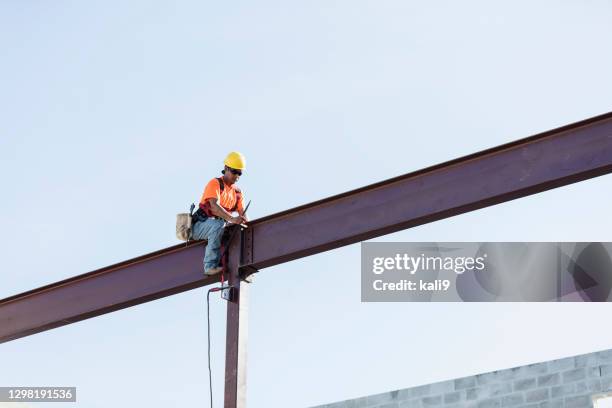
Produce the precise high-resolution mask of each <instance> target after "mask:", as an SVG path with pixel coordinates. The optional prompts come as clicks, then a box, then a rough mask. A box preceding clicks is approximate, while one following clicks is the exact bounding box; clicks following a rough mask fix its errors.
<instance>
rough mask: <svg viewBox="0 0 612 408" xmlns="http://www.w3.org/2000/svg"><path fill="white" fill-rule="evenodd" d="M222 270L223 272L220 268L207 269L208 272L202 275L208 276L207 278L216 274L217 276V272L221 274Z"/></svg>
mask: <svg viewBox="0 0 612 408" xmlns="http://www.w3.org/2000/svg"><path fill="white" fill-rule="evenodd" d="M222 270H223V268H222V267H221V266H216V267H214V268H210V269H209V270H207V271H204V273H205V274H206V275H208V276H212V275H216V274H218V273H219V272H221V271H222Z"/></svg>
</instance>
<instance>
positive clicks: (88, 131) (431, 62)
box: [0, 0, 612, 408]
mask: <svg viewBox="0 0 612 408" xmlns="http://www.w3.org/2000/svg"><path fill="white" fill-rule="evenodd" d="M610 21H612V5H611V4H610V2H608V1H603V0H602V1H595V0H589V1H580V2H577V1H541V2H532V1H512V2H510V1H508V2H488V1H467V2H460V3H459V2H451V1H441V2H435V3H434V2H425V1H422V2H414V1H410V2H407V1H380V2H374V1H355V0H353V1H309V2H281V1H277V2H274V1H265V0H264V1H258V2H255V3H253V2H242V1H238V2H233V3H231V4H229V3H223V4H221V3H219V2H208V1H205V2H202V1H177V2H144V1H142V2H141V1H125V2H108V1H88V2H76V1H73V2H70V1H55V2H42V1H26V2H24V1H21V2H20V1H4V2H1V3H0V46H1V49H2V63H0V81H1V87H0V89H1V92H0V112H1V115H2V120H0V177H1V183H2V189H3V194H2V211H1V212H0V226H1V237H2V238H1V242H0V244H1V245H0V246H1V248H2V273H1V275H0V276H1V279H2V280H1V285H0V297H6V296H9V295H12V294H15V293H18V292H22V291H25V290H28V289H30V288H34V287H38V286H41V285H44V284H47V283H50V282H54V281H57V280H60V279H63V278H66V277H69V276H73V275H77V274H80V273H84V272H87V271H90V270H93V269H96V268H99V267H102V266H105V265H108V264H112V263H115V262H118V261H121V260H125V259H128V258H132V257H135V256H138V255H142V254H145V253H148V252H151V251H154V250H157V249H160V248H164V247H167V246H170V245H173V244H176V243H177V240H176V238H175V236H174V222H175V214H176V213H177V212H182V211H184V210H186V209H187V207H188V205H189V203H190V202H192V201H195V200H197V199H198V198H199V195H200V193H201V191H202V189H203V187H204V184H205V182H206V181H208V180H209V179H210V178H211V177H213V176H215V175H218V174H220V173H219V171H220V170H221V166H222V164H221V162H222V159H223V157H224V156H225V154H226V153H227V152H228V151H230V150H239V151H242V152H243V153H244V154H245V155H246V157H247V161H248V169H247V171H246V172H245V175H244V176H243V177H242V178H241V180H240V185H241V186H242V188H243V189H244V191H245V194H246V195H247V197H248V198H249V199H252V200H253V203H252V205H251V207H250V209H249V212H250V216H251V218H252V219H253V218H257V217H260V216H263V215H266V214H270V213H274V212H277V211H280V210H283V209H286V208H290V207H294V206H296V205H300V204H304V203H308V202H310V201H313V200H316V199H320V198H323V197H327V196H329V195H332V194H335V193H339V192H343V191H346V190H350V189H353V188H357V187H360V186H363V185H366V184H370V183H373V182H376V181H380V180H384V179H387V178H389V177H393V176H397V175H399V174H403V173H407V172H410V171H413V170H416V169H420V168H422V167H425V166H429V165H432V164H436V163H439V162H441V161H446V160H449V159H453V158H456V157H459V156H463V155H466V154H469V153H471V152H474V151H478V150H482V149H485V148H488V147H492V146H496V145H499V144H501V143H505V142H508V141H511V140H514V139H517V138H521V137H525V136H528V135H531V134H534V133H538V132H540V131H544V130H548V129H550V128H554V127H557V126H561V125H564V124H567V123H571V122H574V121H577V120H580V119H584V118H587V117H591V116H594V115H597V114H601V113H604V112H607V111H609V110H611V108H612V103H611V102H612V98H611V95H612V76H610V72H612V53H610V52H609V50H610V39H611V38H612V25H611V24H610ZM611 198H612V176H611V175H607V176H602V177H599V178H596V179H592V180H589V181H586V182H582V183H579V184H574V185H571V186H567V187H563V188H560V189H556V190H554V191H549V192H546V193H543V194H539V195H537V196H532V197H528V198H524V199H520V200H514V201H512V202H508V203H505V204H502V205H497V206H495V207H490V208H487V209H483V210H479V211H475V212H472V213H469V214H464V215H461V216H457V217H453V218H451V219H446V220H443V221H439V222H435V223H432V224H428V225H424V226H420V227H418V228H414V229H411V230H407V231H402V232H400V233H395V234H392V235H387V236H384V237H381V238H379V239H377V240H380V241H427V242H431V241H439V242H444V241H610V237H611V232H610V231H612V217H610V201H611ZM407 205H409V203H407ZM380 211H384V208H381V209H380ZM33 214H36V217H32V215H33ZM359 261H360V258H359V245H358V244H355V245H351V246H348V247H344V248H341V249H338V250H334V251H330V252H326V253H323V254H320V255H317V256H313V257H309V258H307V259H301V260H298V261H294V262H290V263H287V264H284V265H280V266H277V267H273V268H269V269H265V270H262V271H261V273H260V275H259V276H258V277H257V281H256V283H255V284H254V286H253V287H252V292H251V310H250V320H249V348H248V371H247V377H248V394H247V395H248V401H249V406H250V407H266V408H276V407H278V408H281V407H282V408H287V407H307V406H312V405H317V404H322V403H326V402H333V401H338V400H343V399H347V398H354V397H359V396H363V395H368V394H372V393H378V392H384V391H388V390H393V389H398V388H405V387H411V386H415V385H420V384H426V383H430V382H434V381H441V380H446V379H451V378H455V377H460V376H465V375H472V374H476V373H480V372H485V371H491V370H495V369H500V368H507V367H512V366H516V365H522V364H527V363H532V362H536V361H543V360H548V359H552V358H558V357H564V356H569V355H574V354H579V353H585V352H589V351H594V350H600V349H607V348H612V340H611V339H612V326H610V325H609V324H606V325H603V324H601V323H602V322H604V321H609V316H610V309H609V305H607V304H605V303H604V304H569V303H564V304H556V303H551V304H529V303H522V304H519V303H496V304H485V303H481V304H444V303H431V304H428V303H423V304H420V303H388V304H368V303H361V302H360V293H359V288H360V284H359V279H360V270H359ZM213 299H214V300H213V302H212V314H211V319H212V330H213V332H212V349H213V352H214V356H213V372H214V386H215V401H216V406H217V407H220V406H221V401H222V399H221V396H222V385H223V380H222V379H223V365H224V360H223V356H224V342H223V339H224V336H225V304H224V302H223V301H222V300H220V299H218V298H217V297H213ZM0 361H2V368H1V369H0V385H2V386H10V385H65V386H77V387H78V400H79V402H78V403H77V404H76V405H75V406H82V407H88V408H95V407H108V406H114V407H135V406H138V407H140V406H149V407H155V408H157V407H168V406H195V405H194V404H195V403H196V401H197V402H198V403H199V404H200V405H198V406H207V405H206V403H207V401H208V383H207V381H208V380H207V368H206V315H205V290H204V289H203V288H201V289H197V290H192V291H189V292H186V293H182V294H180V295H176V296H172V297H169V298H165V299H161V300H158V301H154V302H150V303H147V304H143V305H139V306H136V307H132V308H129V309H124V310H122V311H119V312H115V313H112V314H107V315H104V316H101V317H97V318H94V319H89V320H86V321H82V322H79V323H76V324H72V325H69V326H64V327H62V328H59V329H56V330H52V331H48V332H44V333H40V334H37V335H34V336H30V337H26V338H23V339H20V340H17V341H13V342H9V343H4V344H1V345H0ZM36 406H37V407H38V406H44V404H40V405H36ZM51 406H54V405H51ZM71 406H73V405H71Z"/></svg>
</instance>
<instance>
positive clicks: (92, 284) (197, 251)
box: [0, 241, 219, 342]
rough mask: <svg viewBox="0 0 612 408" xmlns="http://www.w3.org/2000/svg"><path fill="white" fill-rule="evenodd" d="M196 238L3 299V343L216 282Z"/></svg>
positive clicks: (0, 307)
mask: <svg viewBox="0 0 612 408" xmlns="http://www.w3.org/2000/svg"><path fill="white" fill-rule="evenodd" d="M204 248H205V241H191V242H189V243H186V244H185V243H184V244H179V245H175V246H172V247H169V248H165V249H162V250H160V251H155V252H152V253H149V254H146V255H142V256H139V257H137V258H133V259H130V260H127V261H124V262H120V263H117V264H114V265H110V266H107V267H105V268H101V269H97V270H95V271H92V272H88V273H84V274H82V275H77V276H73V277H71V278H68V279H64V280H62V281H59V282H55V283H52V284H49V285H45V286H41V287H39V288H37V289H33V290H29V291H27V292H23V293H20V294H18V295H14V296H10V297H7V298H5V299H2V300H0V342H5V341H9V340H13V339H17V338H19V337H23V336H28V335H30V334H34V333H38V332H41V331H44V330H50V329H53V328H55V327H59V326H63V325H65V324H70V323H75V322H78V321H80V320H83V319H87V318H90V317H94V316H99V315H101V314H105V313H109V312H114V311H115V310H119V309H123V308H126V307H130V306H134V305H137V304H139V303H143V302H148V301H150V300H155V299H159V298H162V297H165V296H170V295H174V294H176V293H180V292H184V291H186V290H190V289H194V288H198V287H200V286H205V285H210V284H212V283H214V282H216V281H218V280H219V278H218V277H209V276H206V277H205V276H204V273H203V272H204V269H203V265H202V257H203V253H204Z"/></svg>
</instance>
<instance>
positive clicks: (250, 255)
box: [0, 112, 612, 342]
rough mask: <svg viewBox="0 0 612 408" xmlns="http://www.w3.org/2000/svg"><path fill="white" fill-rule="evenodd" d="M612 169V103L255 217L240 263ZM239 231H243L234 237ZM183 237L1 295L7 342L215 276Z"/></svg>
mask: <svg viewBox="0 0 612 408" xmlns="http://www.w3.org/2000/svg"><path fill="white" fill-rule="evenodd" d="M611 171H612V112H611V113H607V114H604V115H600V116H597V117H594V118H590V119H587V120H584V121H581V122H577V123H574V124H571V125H567V126H563V127H560V128H557V129H553V130H550V131H547V132H544V133H541V134H538V135H535V136H530V137H527V138H524V139H520V140H516V141H514V142H511V143H506V144H504V145H501V146H498V147H494V148H491V149H487V150H483V151H481V152H478V153H474V154H470V155H468V156H464V157H461V158H458V159H455V160H451V161H448V162H445V163H441V164H438V165H435V166H432V167H428V168H425V169H422V170H418V171H414V172H412V173H408V174H405V175H403V176H399V177H395V178H392V179H389V180H386V181H382V182H379V183H375V184H372V185H369V186H366V187H362V188H359V189H357V190H352V191H349V192H346V193H343V194H339V195H335V196H332V197H329V198H326V199H323V200H319V201H315V202H312V203H310V204H306V205H302V206H299V207H296V208H293V209H290V210H287V211H283V212H279V213H276V214H272V215H269V216H266V217H263V218H259V219H256V220H254V221H252V222H250V223H249V224H250V227H249V228H247V229H246V230H244V231H243V232H242V234H244V236H243V251H242V257H241V261H240V270H242V271H248V272H252V271H253V270H255V269H261V268H265V267H268V266H272V265H277V264H280V263H283V262H287V261H290V260H293V259H297V258H300V257H304V256H308V255H312V254H315V253H318V252H322V251H326V250H329V249H333V248H337V247H340V246H343V245H348V244H351V243H355V242H359V241H361V240H365V239H370V238H374V237H377V236H380V235H384V234H388V233H391V232H395V231H399V230H401V229H405V228H410V227H412V226H416V225H420V224H425V223H427V222H432V221H435V220H439V219H442V218H446V217H450V216H453V215H457V214H461V213H465V212H468V211H473V210H476V209H479V208H483V207H486V206H490V205H494V204H497V203H501V202H504V201H509V200H513V199H516V198H519V197H522V196H526V195H530V194H534V193H538V192H541V191H545V190H548V189H552V188H555V187H560V186H564V185H567V184H571V183H574V182H577V181H581V180H585V179H588V178H591V177H596V176H600V175H603V174H607V173H610V172H611ZM236 238H237V237H236ZM198 244H199V243H193V244H190V245H185V244H180V245H176V246H173V247H170V248H167V249H164V250H161V251H157V252H154V253H152V254H148V255H144V256H142V257H139V258H135V259H132V260H129V261H126V262H122V263H120V264H116V265H112V266H109V267H107V268H103V269H99V270H97V271H93V272H89V273H86V274H84V275H78V276H75V277H73V278H70V279H66V280H63V281H60V282H56V283H53V284H50V285H46V286H43V287H41V288H38V289H34V290H31V291H28V292H25V293H21V294H18V295H15V296H11V297H9V298H6V299H2V300H0V342H4V341H8V340H12V339H16V338H19V337H23V336H26V335H29V334H33V333H36V332H40V331H42V330H48V329H51V328H54V327H58V326H61V325H64V324H68V323H73V322H76V321H79V320H82V319H86V318H88V317H93V316H97V315H100V314H103V313H108V312H111V311H114V310H118V309H121V308H124V307H128V306H132V305H136V304H139V303H143V302H146V301H149V300H153V299H157V298H160V297H163V296H168V295H171V294H174V293H179V292H182V291H185V290H189V289H193V288H196V287H200V286H204V285H207V284H211V283H213V282H215V281H216V280H217V278H203V276H202V274H201V268H202V258H201V257H202V247H201V245H198Z"/></svg>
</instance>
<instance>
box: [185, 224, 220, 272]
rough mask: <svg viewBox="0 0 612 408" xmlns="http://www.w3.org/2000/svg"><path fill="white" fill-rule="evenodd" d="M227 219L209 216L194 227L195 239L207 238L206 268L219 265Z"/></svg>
mask: <svg viewBox="0 0 612 408" xmlns="http://www.w3.org/2000/svg"><path fill="white" fill-rule="evenodd" d="M224 225H225V221H224V220H222V219H220V218H207V219H205V220H204V221H199V222H197V223H196V224H195V225H194V227H193V239H206V240H208V242H207V244H206V249H205V251H204V270H205V271H207V270H209V269H210V268H214V267H216V266H218V264H219V261H220V256H221V250H220V249H221V236H222V235H223V227H224Z"/></svg>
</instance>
